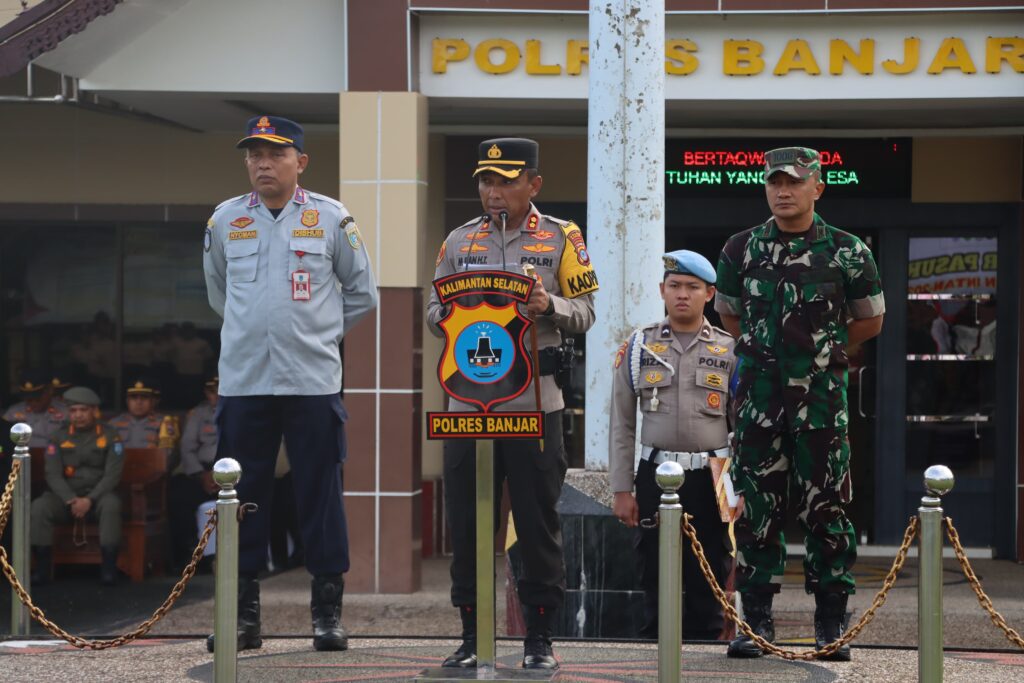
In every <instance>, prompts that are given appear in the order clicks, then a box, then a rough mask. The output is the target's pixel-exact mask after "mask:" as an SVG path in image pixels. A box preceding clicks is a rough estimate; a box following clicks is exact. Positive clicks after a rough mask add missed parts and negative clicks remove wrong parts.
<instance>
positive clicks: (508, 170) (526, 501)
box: [427, 138, 597, 669]
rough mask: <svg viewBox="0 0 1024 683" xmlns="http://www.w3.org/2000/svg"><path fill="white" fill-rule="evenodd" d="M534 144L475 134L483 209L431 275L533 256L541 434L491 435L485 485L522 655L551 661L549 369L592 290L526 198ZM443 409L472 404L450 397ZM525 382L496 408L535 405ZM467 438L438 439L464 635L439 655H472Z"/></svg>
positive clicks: (575, 230)
mask: <svg viewBox="0 0 1024 683" xmlns="http://www.w3.org/2000/svg"><path fill="white" fill-rule="evenodd" d="M538 157H539V147H538V145H537V143H536V142H534V141H533V140H526V139H522V138H499V139H494V140H485V141H483V142H481V143H480V146H479V156H478V158H479V161H478V163H477V167H476V169H475V171H474V173H473V176H474V177H475V178H476V180H477V189H478V190H479V193H480V202H481V203H482V205H483V209H484V214H483V215H482V216H480V217H478V218H474V219H473V220H471V221H469V222H468V223H466V224H464V225H461V226H459V227H458V228H456V229H455V230H453V231H452V232H451V233H450V234H449V235H448V238H447V239H446V240H445V241H444V243H443V244H442V245H441V250H440V252H439V253H438V255H437V268H436V271H435V273H434V278H435V279H437V278H440V277H443V276H445V275H450V274H452V273H455V272H458V271H462V270H469V269H472V268H477V269H480V268H489V269H492V270H503V269H504V270H510V271H515V272H518V273H522V272H523V266H524V265H531V266H533V267H534V268H535V273H536V277H537V283H536V285H535V286H534V288H533V290H532V293H531V295H530V299H529V301H528V302H527V305H526V307H525V308H526V313H527V314H528V315H530V316H531V317H533V318H534V319H535V324H536V332H537V343H538V347H539V353H538V356H539V365H540V367H539V368H538V369H537V375H539V377H535V378H534V382H537V381H539V382H540V389H541V391H540V396H541V404H542V405H541V407H540V409H541V410H543V412H544V413H545V417H544V439H543V449H542V447H541V442H540V441H534V440H509V441H497V442H495V445H494V465H495V487H496V488H495V491H496V492H497V493H496V495H495V499H496V501H500V498H501V496H500V492H501V482H502V481H503V480H507V481H508V488H509V495H510V498H511V504H512V518H513V521H514V524H515V529H516V534H517V536H518V539H519V541H520V545H521V547H522V549H523V575H522V576H521V577H520V578H519V583H518V594H519V600H520V602H521V603H522V606H523V612H524V616H525V621H526V629H527V634H526V640H525V643H524V657H523V666H524V667H526V668H536V669H551V668H555V667H557V663H556V661H555V659H554V656H553V653H552V650H551V631H552V624H553V623H554V622H553V618H554V614H555V612H556V611H557V609H558V608H559V607H560V606H561V605H562V601H563V598H564V595H565V565H564V562H563V558H562V538H561V529H560V526H559V519H558V513H557V511H556V504H557V502H558V497H559V494H560V492H561V488H562V481H563V480H564V478H565V471H566V468H567V461H566V455H565V448H564V446H563V441H562V409H563V408H564V402H563V399H562V392H561V390H560V389H559V385H558V383H556V374H557V373H558V372H559V369H560V363H562V364H563V367H564V363H565V361H564V360H563V358H564V354H562V353H560V352H559V347H560V346H561V345H562V343H563V341H562V340H563V333H567V334H581V333H583V332H586V331H587V330H588V329H589V328H590V326H591V325H593V323H594V302H593V292H595V291H596V290H597V278H596V276H595V274H594V269H593V266H592V265H591V263H590V257H589V255H588V254H587V249H586V246H585V245H584V243H583V236H582V233H581V231H580V229H579V227H577V226H576V225H575V224H574V223H572V222H567V221H563V220H559V219H557V218H552V217H551V216H545V215H543V214H541V213H540V212H539V211H537V209H536V207H534V205H533V203H532V201H531V200H532V199H533V198H534V197H535V196H537V194H538V193H539V192H540V189H541V186H542V184H543V178H542V177H541V175H540V174H539V171H538V168H539V166H538V163H539V162H538ZM446 309H447V307H446V306H444V305H442V304H441V303H440V302H439V301H438V298H437V294H436V292H432V293H431V297H430V301H429V303H428V305H427V319H428V322H429V324H430V328H431V330H432V331H433V332H434V334H436V335H438V336H440V335H441V333H442V332H441V328H440V327H439V323H440V321H441V320H442V319H444V317H445V315H446V313H447V312H448V311H447V310H446ZM449 409H450V410H462V411H465V410H473V408H472V407H470V406H469V405H467V404H464V403H460V402H458V401H455V400H454V399H452V400H450V401H449ZM537 409H538V406H537V405H536V398H535V393H534V387H533V386H530V387H528V388H527V389H526V391H524V392H523V393H522V394H521V395H520V396H518V397H517V398H515V399H513V400H511V401H509V402H507V403H503V404H501V405H500V406H498V407H497V408H496V410H498V411H504V410H537ZM474 452H475V442H473V441H469V440H458V441H445V444H444V496H445V508H446V514H447V518H448V524H449V525H450V528H451V541H452V566H451V575H452V604H453V605H454V606H456V607H458V608H459V613H460V615H461V617H462V638H463V642H462V644H461V645H460V646H459V648H458V650H457V651H456V652H455V653H454V654H452V655H451V656H449V657H448V658H447V659H446V660H445V661H444V664H443V666H446V667H475V666H476V665H477V653H476V613H475V603H476V537H475V534H476V509H475V505H476V503H475V496H474V491H475V488H476V478H475V477H476V460H475V458H474Z"/></svg>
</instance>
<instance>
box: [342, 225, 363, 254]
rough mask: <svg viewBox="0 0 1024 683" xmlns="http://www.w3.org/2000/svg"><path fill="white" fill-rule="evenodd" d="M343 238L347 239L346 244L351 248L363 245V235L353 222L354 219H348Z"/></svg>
mask: <svg viewBox="0 0 1024 683" xmlns="http://www.w3.org/2000/svg"><path fill="white" fill-rule="evenodd" d="M345 239H347V240H348V246H350V247H352V248H353V249H359V247H361V246H363V236H362V235H360V234H359V227H358V226H357V225H356V224H355V221H349V223H348V225H346V226H345Z"/></svg>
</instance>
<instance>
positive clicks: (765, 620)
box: [726, 593, 775, 659]
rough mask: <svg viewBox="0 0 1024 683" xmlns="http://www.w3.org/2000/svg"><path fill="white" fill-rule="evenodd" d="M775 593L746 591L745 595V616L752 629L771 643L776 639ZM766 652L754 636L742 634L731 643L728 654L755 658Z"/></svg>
mask: <svg viewBox="0 0 1024 683" xmlns="http://www.w3.org/2000/svg"><path fill="white" fill-rule="evenodd" d="M774 597H775V596H774V594H772V593H767V594H755V593H745V594H744V595H743V618H744V619H745V620H746V622H747V624H749V625H750V628H751V630H753V631H754V633H756V634H757V635H758V636H760V637H761V638H764V639H765V640H767V641H768V642H769V643H771V642H774V641H775V621H774V620H773V619H772V599H773V598H774ZM763 654H764V650H762V649H761V648H760V647H758V645H757V643H755V642H754V641H753V639H752V638H750V637H749V636H747V635H745V634H742V633H741V634H740V635H738V636H737V637H736V638H734V639H733V641H732V642H731V643H729V649H728V650H726V655H728V656H729V657H732V658H734V659H753V658H755V657H760V656H762V655H763Z"/></svg>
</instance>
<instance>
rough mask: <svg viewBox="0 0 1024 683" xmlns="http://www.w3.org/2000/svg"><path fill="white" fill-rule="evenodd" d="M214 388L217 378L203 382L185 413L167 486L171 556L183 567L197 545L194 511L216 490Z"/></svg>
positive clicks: (214, 493)
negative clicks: (198, 399) (177, 467)
mask: <svg viewBox="0 0 1024 683" xmlns="http://www.w3.org/2000/svg"><path fill="white" fill-rule="evenodd" d="M217 385H218V378H217V377H211V378H210V379H208V380H206V383H205V385H204V387H203V394H204V395H205V398H204V399H203V402H202V403H200V404H199V405H197V406H196V407H195V408H193V409H192V410H190V411H188V415H187V416H186V417H185V429H184V431H183V432H182V436H181V472H180V473H179V474H175V475H174V476H173V477H171V481H170V483H169V484H168V486H167V501H168V504H167V507H168V523H169V526H170V532H171V546H172V548H171V557H172V558H173V560H174V562H175V563H176V564H177V565H181V566H184V565H185V564H187V563H188V561H189V560H190V559H191V556H192V550H193V549H194V548H195V547H196V543H197V542H198V540H199V539H198V533H197V529H196V524H195V513H196V508H197V507H198V506H199V505H200V504H201V503H203V502H205V501H207V500H214V499H216V497H217V492H218V491H219V490H220V487H219V486H217V484H216V482H214V481H213V463H214V462H216V461H217V423H216V419H215V418H216V413H217V400H218V397H217Z"/></svg>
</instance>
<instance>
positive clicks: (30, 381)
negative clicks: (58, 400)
mask: <svg viewBox="0 0 1024 683" xmlns="http://www.w3.org/2000/svg"><path fill="white" fill-rule="evenodd" d="M18 392H19V393H21V398H22V400H21V402H20V403H15V404H14V405H13V406H11V407H10V408H8V409H7V412H6V413H4V419H5V420H7V421H8V422H10V423H12V424H16V423H18V422H24V423H25V424H27V425H28V426H29V427H31V428H32V440H31V441H29V442H28V445H29V447H30V448H46V446H47V444H49V443H50V437H51V436H53V434H54V433H55V432H56V431H57V430H58V429H60V428H61V427H63V426H64V425H66V424H67V421H68V415H67V412H66V411H65V410H64V409H63V408H61V407H58V406H57V405H54V401H53V385H52V384H51V383H50V376H49V375H48V374H46V373H44V372H40V371H39V370H25V371H24V372H22V373H21V379H20V381H19V382H18Z"/></svg>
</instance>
